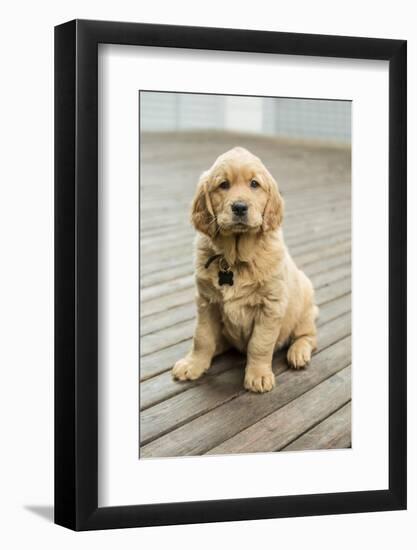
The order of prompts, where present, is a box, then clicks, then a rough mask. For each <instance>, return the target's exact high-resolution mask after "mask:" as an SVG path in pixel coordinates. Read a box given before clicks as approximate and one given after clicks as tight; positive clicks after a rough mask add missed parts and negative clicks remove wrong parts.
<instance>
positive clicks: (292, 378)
mask: <svg viewBox="0 0 417 550" xmlns="http://www.w3.org/2000/svg"><path fill="white" fill-rule="evenodd" d="M350 346H351V338H350V336H347V337H346V338H343V339H342V340H339V341H338V342H336V343H335V344H334V345H333V346H331V347H329V348H327V349H325V350H323V351H322V352H320V353H319V354H317V355H316V356H315V357H314V358H313V360H312V362H311V365H310V366H309V367H308V368H306V369H303V370H300V371H294V370H291V369H287V368H286V367H284V368H285V370H284V371H283V372H281V373H280V374H279V375H278V376H277V386H276V387H275V388H274V390H272V391H270V392H269V393H266V394H254V393H250V392H242V393H239V394H238V395H237V396H236V397H235V398H234V399H231V400H229V401H227V402H226V403H224V404H223V405H221V406H218V407H216V408H214V409H213V410H210V411H209V412H207V413H206V414H203V415H201V416H198V417H196V418H195V419H194V420H191V421H190V422H187V423H186V424H185V425H182V426H180V427H178V428H176V429H174V430H172V431H169V433H166V434H165V435H162V436H161V437H159V438H157V439H155V440H153V441H152V442H150V443H149V444H147V445H143V443H142V446H141V449H140V456H141V457H142V458H146V457H152V456H184V455H199V454H204V453H207V452H209V451H210V449H213V448H214V447H216V446H218V445H220V444H221V443H223V442H224V441H226V440H227V439H230V438H231V437H233V436H235V435H236V434H237V433H239V432H240V431H242V430H244V429H246V428H247V427H249V426H251V425H252V424H253V423H254V422H257V421H258V420H261V419H262V418H264V417H265V416H267V415H268V414H271V413H272V412H274V411H276V410H278V409H279V408H281V407H283V406H284V405H286V404H287V403H289V402H290V401H292V400H294V399H296V398H297V397H299V396H300V395H302V394H303V393H305V392H306V391H308V390H310V389H311V388H313V387H314V386H316V385H317V384H319V383H320V382H322V381H323V380H325V379H326V378H328V377H329V376H332V375H333V374H335V373H336V372H338V371H339V370H342V369H343V368H345V367H347V366H348V365H349V364H350ZM315 367H317V368H315ZM279 368H281V369H282V368H283V362H282V360H281V362H280V361H278V362H277V363H276V364H275V365H274V371H275V372H276V371H277V370H279ZM242 378H243V377H242ZM242 378H241V380H240V382H242ZM187 393H188V392H187ZM173 399H175V397H174V398H173ZM168 401H171V400H168ZM168 401H166V402H165V403H167V402H168ZM149 410H150V409H149ZM145 413H146V411H144V412H143V413H142V414H141V419H142V418H143V416H144V414H145ZM169 414H171V409H170V412H169ZM141 428H142V422H141ZM220 428H221V429H220ZM141 441H142V442H143V437H142V436H141ZM259 450H261V449H259Z"/></svg>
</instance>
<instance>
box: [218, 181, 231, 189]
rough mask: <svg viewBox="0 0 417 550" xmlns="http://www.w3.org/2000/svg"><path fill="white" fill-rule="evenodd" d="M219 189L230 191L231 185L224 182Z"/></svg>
mask: <svg viewBox="0 0 417 550" xmlns="http://www.w3.org/2000/svg"><path fill="white" fill-rule="evenodd" d="M219 187H220V189H229V187H230V183H229V182H228V181H222V182H221V184H220V185H219Z"/></svg>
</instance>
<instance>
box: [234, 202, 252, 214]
mask: <svg viewBox="0 0 417 550" xmlns="http://www.w3.org/2000/svg"><path fill="white" fill-rule="evenodd" d="M247 211H248V205H247V204H246V202H243V201H236V202H234V203H233V204H232V212H233V214H236V216H244V215H245V214H246V213H247Z"/></svg>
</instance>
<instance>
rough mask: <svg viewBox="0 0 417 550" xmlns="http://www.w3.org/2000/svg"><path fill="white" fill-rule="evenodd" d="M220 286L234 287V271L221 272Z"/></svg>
mask: <svg viewBox="0 0 417 550" xmlns="http://www.w3.org/2000/svg"><path fill="white" fill-rule="evenodd" d="M219 285H220V286H222V285H230V286H233V271H219Z"/></svg>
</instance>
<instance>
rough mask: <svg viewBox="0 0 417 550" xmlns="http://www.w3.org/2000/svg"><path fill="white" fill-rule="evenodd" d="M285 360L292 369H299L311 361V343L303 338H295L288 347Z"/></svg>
mask: <svg viewBox="0 0 417 550" xmlns="http://www.w3.org/2000/svg"><path fill="white" fill-rule="evenodd" d="M287 361H288V364H289V365H290V367H292V368H293V369H301V368H303V367H305V366H306V365H307V364H308V363H310V361H311V345H310V343H309V342H306V341H305V340H296V341H295V342H294V343H293V344H292V345H291V346H290V348H289V349H288V352H287Z"/></svg>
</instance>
